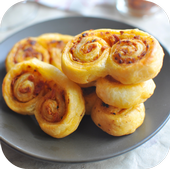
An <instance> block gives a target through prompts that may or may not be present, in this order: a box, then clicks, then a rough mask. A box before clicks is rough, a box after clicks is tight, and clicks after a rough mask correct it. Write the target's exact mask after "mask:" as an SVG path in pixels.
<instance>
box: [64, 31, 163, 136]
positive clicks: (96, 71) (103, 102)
mask: <svg viewBox="0 0 170 169" xmlns="http://www.w3.org/2000/svg"><path fill="white" fill-rule="evenodd" d="M163 57H164V52H163V50H162V47H161V46H160V44H159V43H158V41H157V40H156V39H155V38H154V37H152V36H151V35H149V34H147V33H145V32H143V31H140V30H138V29H133V30H113V29H112V30H111V29H98V30H89V31H85V32H83V33H81V34H79V35H77V36H75V37H74V38H73V39H72V40H71V41H69V42H68V43H67V45H66V47H65V48H64V51H63V55H62V70H63V72H64V73H65V74H66V75H67V76H68V77H69V78H70V79H71V80H72V81H74V82H76V83H78V84H79V85H80V86H82V87H83V88H85V87H87V88H88V89H83V91H88V90H91V89H90V88H92V87H90V86H95V87H96V89H95V92H96V96H95V93H94V87H93V92H92V93H93V100H91V101H90V103H91V105H89V103H87V105H86V106H88V108H89V107H90V110H91V112H90V113H89V111H88V113H87V114H91V118H92V120H93V121H94V123H95V124H96V125H97V126H98V127H100V128H101V129H102V130H103V131H105V132H107V133H108V134H110V135H113V136H122V135H127V134H130V133H133V132H134V131H135V130H136V129H137V128H138V127H139V126H140V125H141V124H142V123H143V121H144V118H145V106H144V102H145V101H146V100H147V99H148V98H149V97H151V96H152V94H153V93H154V90H155V87H156V85H155V83H154V81H153V78H154V77H155V76H156V75H157V74H158V73H159V71H160V69H161V67H162V63H163ZM86 98H88V97H87V96H85V101H86V102H88V99H86ZM92 104H94V105H93V106H92ZM88 110H89V109H88Z"/></svg>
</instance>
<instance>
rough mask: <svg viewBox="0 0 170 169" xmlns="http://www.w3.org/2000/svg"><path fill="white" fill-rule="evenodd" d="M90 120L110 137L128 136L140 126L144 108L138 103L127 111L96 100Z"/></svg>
mask: <svg viewBox="0 0 170 169" xmlns="http://www.w3.org/2000/svg"><path fill="white" fill-rule="evenodd" d="M91 118H92V120H93V122H94V123H95V124H96V125H97V126H98V127H99V128H101V129H102V130H103V131H104V132H106V133H108V134H110V135H112V136H123V135H128V134H131V133H133V132H135V131H136V129H137V128H138V127H139V126H141V125H142V123H143V121H144V118H145V106H144V103H140V104H138V105H135V106H134V107H131V108H128V109H121V108H117V107H114V106H109V105H108V104H105V103H104V102H103V101H102V100H101V99H98V100H97V101H96V103H95V105H94V107H93V109H92V112H91Z"/></svg>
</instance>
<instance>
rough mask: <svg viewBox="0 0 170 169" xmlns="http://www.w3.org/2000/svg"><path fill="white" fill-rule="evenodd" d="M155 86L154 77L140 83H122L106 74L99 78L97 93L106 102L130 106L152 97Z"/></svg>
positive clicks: (118, 105)
mask: <svg viewBox="0 0 170 169" xmlns="http://www.w3.org/2000/svg"><path fill="white" fill-rule="evenodd" d="M155 87H156V85H155V83H154V81H153V80H152V79H149V80H147V81H144V82H141V83H138V84H122V83H120V82H118V81H116V80H115V79H113V78H112V77H111V76H106V77H104V78H99V79H98V80H97V82H96V93H97V95H98V97H99V98H100V99H102V101H103V102H105V103H106V104H109V105H112V106H115V107H119V108H130V107H133V106H135V105H136V104H139V103H143V102H145V101H146V100H147V99H148V98H150V97H151V96H152V94H153V93H154V90H155Z"/></svg>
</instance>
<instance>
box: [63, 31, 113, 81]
mask: <svg viewBox="0 0 170 169" xmlns="http://www.w3.org/2000/svg"><path fill="white" fill-rule="evenodd" d="M109 51H110V47H109V44H108V43H107V42H106V41H105V40H104V39H102V38H100V37H99V36H96V35H95V34H94V33H93V31H86V32H84V33H81V34H79V35H77V36H75V37H74V38H73V39H72V40H71V41H69V42H68V43H67V45H66V47H65V48H64V50H63V55H62V60H61V64H62V70H63V72H64V73H65V74H66V75H67V76H68V77H69V78H70V79H71V80H72V81H74V82H76V83H79V84H86V83H90V82H92V81H95V80H96V79H98V78H99V77H103V76H105V74H106V72H105V63H106V60H107V58H108V55H109Z"/></svg>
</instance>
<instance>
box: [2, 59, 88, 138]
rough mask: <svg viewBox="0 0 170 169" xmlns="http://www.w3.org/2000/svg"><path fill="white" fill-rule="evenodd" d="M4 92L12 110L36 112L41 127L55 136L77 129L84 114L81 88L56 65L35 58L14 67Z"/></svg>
mask: <svg viewBox="0 0 170 169" xmlns="http://www.w3.org/2000/svg"><path fill="white" fill-rule="evenodd" d="M2 91H3V97H4V99H5V101H6V103H7V105H8V106H9V107H10V108H11V109H12V110H13V111H15V112H17V113H20V114H23V115H26V114H28V115H33V114H34V115H35V117H36V119H37V121H38V123H39V125H40V127H41V129H42V130H43V131H44V132H45V133H47V134H49V135H50V136H52V137H55V138H62V137H65V136H67V135H69V134H71V133H72V132H74V131H75V130H76V129H77V127H78V126H79V123H80V121H81V119H82V118H83V116H84V114H85V103H84V98H83V95H82V91H81V88H80V87H79V86H78V85H77V84H76V83H74V82H72V81H70V80H69V79H68V78H67V77H66V76H65V75H64V74H63V73H62V72H61V71H60V70H59V69H57V68H56V67H55V66H53V65H50V64H48V63H45V62H42V61H39V60H38V59H35V58H34V59H31V60H29V61H24V62H21V63H19V64H17V65H16V66H15V67H14V68H12V69H11V70H10V71H9V72H8V73H7V75H6V76H5V78H4V81H3V87H2Z"/></svg>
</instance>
